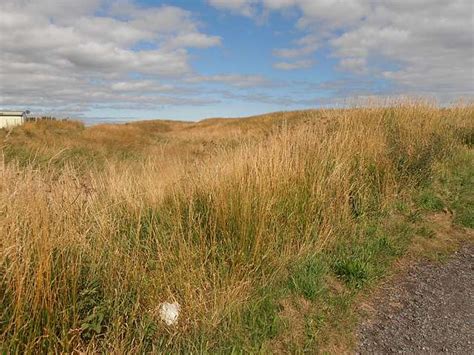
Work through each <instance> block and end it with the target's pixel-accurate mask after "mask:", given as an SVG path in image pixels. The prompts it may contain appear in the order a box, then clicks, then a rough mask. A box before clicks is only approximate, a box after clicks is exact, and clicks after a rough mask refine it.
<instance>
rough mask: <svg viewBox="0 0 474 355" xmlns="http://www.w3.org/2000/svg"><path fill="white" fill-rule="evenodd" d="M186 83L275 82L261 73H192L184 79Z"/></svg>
mask: <svg viewBox="0 0 474 355" xmlns="http://www.w3.org/2000/svg"><path fill="white" fill-rule="evenodd" d="M186 82H188V83H204V82H207V83H218V84H222V83H223V84H228V85H231V86H235V87H240V88H250V87H255V86H258V87H274V86H275V85H276V84H275V83H273V82H272V81H270V80H268V79H266V78H264V77H263V76H261V75H241V74H220V75H208V76H203V75H194V76H190V77H188V78H187V79H186Z"/></svg>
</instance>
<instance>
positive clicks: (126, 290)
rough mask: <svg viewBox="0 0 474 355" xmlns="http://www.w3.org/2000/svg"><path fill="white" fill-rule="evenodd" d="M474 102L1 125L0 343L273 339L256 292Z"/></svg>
mask: <svg viewBox="0 0 474 355" xmlns="http://www.w3.org/2000/svg"><path fill="white" fill-rule="evenodd" d="M473 117H474V107H473V106H469V105H467V106H460V107H456V108H451V109H449V110H444V109H439V108H437V107H435V106H430V105H427V104H418V103H403V104H398V105H395V106H394V107H386V108H378V107H371V108H358V109H351V110H326V111H324V110H318V111H302V112H295V113H277V114H272V115H267V116H262V117H255V118H248V119H242V120H238V119H232V120H219V119H217V120H216V119H214V120H207V121H202V122H199V123H185V122H160V121H156V122H137V123H131V124H127V125H102V126H95V127H90V128H84V127H83V126H82V125H81V124H79V123H76V122H54V121H48V122H38V123H28V124H26V125H25V126H23V127H20V128H17V129H14V130H13V131H12V132H2V133H1V139H2V141H3V142H2V144H1V146H2V151H3V156H4V158H3V163H2V165H1V166H0V173H1V180H0V186H1V188H0V228H1V229H0V233H1V235H2V237H1V239H0V304H1V307H0V344H2V345H0V350H3V351H5V352H31V353H33V352H35V353H36V352H43V351H44V352H46V351H48V352H49V351H54V352H61V351H66V352H71V351H115V352H132V351H133V352H134V351H153V350H154V351H173V352H175V351H194V352H204V351H229V350H232V349H233V350H238V351H239V350H240V351H242V350H247V351H257V350H263V351H265V349H264V347H263V348H262V346H264V345H262V344H265V342H266V339H265V337H269V336H270V337H271V336H272V334H270V335H268V334H267V333H265V334H263V335H256V336H255V337H254V336H253V335H252V334H253V333H254V332H255V331H256V328H258V327H259V326H262V325H259V323H258V322H256V323H253V320H252V319H250V320H249V316H248V314H249V310H250V314H251V315H250V318H252V312H251V310H252V307H253V305H255V304H258V300H259V297H260V296H259V294H260V293H259V292H260V290H262V289H265V288H266V287H268V288H272V287H274V285H276V284H278V283H279V282H280V281H281V280H283V279H285V278H287V277H288V275H289V273H291V271H289V270H291V267H292V265H293V264H294V263H295V262H298V261H299V260H301V259H304V258H305V257H307V256H308V255H317V254H318V253H322V252H326V253H330V251H331V250H333V249H334V248H337V247H338V246H339V245H344V244H347V243H349V242H352V241H354V240H358V239H359V238H362V236H361V235H359V234H360V224H361V220H362V219H364V218H371V216H378V215H379V214H380V213H381V212H382V211H385V210H386V209H387V208H388V207H389V206H390V205H391V204H392V203H393V202H394V201H396V200H397V199H398V198H400V195H403V194H404V193H409V192H410V191H411V190H412V189H414V188H416V186H418V185H419V184H422V183H424V182H426V181H427V180H429V179H430V177H431V167H432V165H433V163H434V162H436V161H443V160H444V159H448V158H449V157H450V156H451V155H452V154H453V152H454V151H455V150H456V147H457V146H458V145H459V144H460V143H459V140H460V138H459V136H460V134H462V135H466V134H472V133H466V132H472V129H473V127H472V123H473V120H472V118H473ZM460 132H461V133H460ZM164 301H178V302H179V303H180V304H181V305H182V314H181V316H180V319H179V323H178V325H177V326H175V327H173V326H172V327H167V326H165V325H164V324H163V323H161V322H160V320H159V318H158V313H157V309H158V306H159V304H160V302H164ZM256 312H257V311H256ZM258 312H260V308H259V310H258ZM258 312H257V313H258ZM277 313H278V312H277ZM255 318H258V317H257V315H256V316H255ZM263 326H266V325H263ZM257 333H258V331H257ZM267 350H268V349H267Z"/></svg>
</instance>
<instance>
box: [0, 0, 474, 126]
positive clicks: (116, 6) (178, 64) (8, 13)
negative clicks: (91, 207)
mask: <svg viewBox="0 0 474 355" xmlns="http://www.w3.org/2000/svg"><path fill="white" fill-rule="evenodd" d="M472 6H473V5H472V3H471V2H470V1H468V0H454V1H450V2H446V1H444V0H442V1H441V0H410V1H409V0H399V1H397V2H394V1H381V0H347V1H342V0H174V1H172V0H170V1H157V0H153V1H152V0H135V1H134V0H83V1H80V2H77V1H64V0H21V1H14V0H4V1H2V3H1V4H0V11H1V12H2V14H4V15H2V16H1V17H0V51H2V53H3V56H2V57H1V59H0V61H1V63H0V64H1V65H0V77H1V79H2V80H1V83H0V106H1V107H2V108H6V109H8V108H29V109H30V110H31V111H33V112H34V113H38V114H51V115H57V116H68V117H76V118H81V119H84V120H85V121H87V122H89V123H96V122H114V121H123V120H132V119H151V118H169V119H182V120H198V119H202V118H206V117H235V116H246V115H252V114H257V113H263V112H269V111H279V110H293V109H301V108H311V107H320V106H338V105H341V104H346V103H352V102H359V101H362V102H364V100H373V98H377V99H385V98H387V97H398V96H400V95H406V96H417V97H419V96H421V97H428V98H430V99H435V100H437V101H438V102H440V103H449V102H452V101H453V100H456V99H458V98H460V97H467V98H472V96H473V92H474V74H473V69H472V68H473V67H474V63H473V57H474V47H473V37H472V28H473V17H472V13H473V8H472Z"/></svg>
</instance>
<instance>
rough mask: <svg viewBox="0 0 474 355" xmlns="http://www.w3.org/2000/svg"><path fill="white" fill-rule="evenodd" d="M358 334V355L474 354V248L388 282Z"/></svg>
mask: <svg viewBox="0 0 474 355" xmlns="http://www.w3.org/2000/svg"><path fill="white" fill-rule="evenodd" d="M370 308H371V309H372V311H373V314H372V316H371V317H370V319H369V320H368V321H366V322H364V323H363V324H361V326H360V327H359V329H358V332H357V333H358V339H359V346H358V349H357V353H361V354H367V353H369V354H374V353H375V354H386V353H411V354H413V353H416V354H420V353H426V354H434V353H449V354H474V245H472V244H470V245H468V246H464V247H463V248H461V249H460V250H459V251H458V252H457V253H455V254H454V255H453V256H452V257H451V259H450V260H449V261H447V262H446V263H442V264H438V263H436V264H435V263H428V262H424V263H420V264H418V265H415V266H412V267H410V268H409V269H408V271H407V273H406V274H404V275H403V276H401V277H399V278H396V279H393V280H391V281H389V283H388V285H386V286H385V287H384V289H383V291H382V292H381V294H379V295H378V296H377V297H376V298H375V300H374V301H373V304H371V306H370Z"/></svg>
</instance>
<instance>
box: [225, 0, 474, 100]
mask: <svg viewBox="0 0 474 355" xmlns="http://www.w3.org/2000/svg"><path fill="white" fill-rule="evenodd" d="M220 3H221V4H220V5H221V7H223V8H224V7H225V6H224V4H225V3H233V11H234V12H238V11H239V5H240V6H241V7H242V8H244V7H245V8H248V7H249V6H251V8H252V11H251V12H250V14H254V16H256V15H255V14H256V13H257V11H258V9H260V11H262V12H268V11H270V12H271V11H282V10H285V9H288V8H295V9H298V10H299V12H300V17H299V18H298V20H297V21H296V23H295V28H296V29H297V30H299V31H301V32H302V33H303V35H302V37H301V40H303V39H304V38H311V41H312V43H311V44H309V45H308V44H306V45H305V44H300V45H295V47H294V48H276V49H275V50H274V52H273V54H274V55H275V56H276V57H279V58H285V59H286V61H285V62H277V63H276V64H274V67H275V68H278V69H283V70H288V69H293V68H298V67H301V66H303V67H304V66H305V64H308V63H309V60H310V59H311V58H314V56H315V55H314V54H315V53H317V50H318V48H319V47H320V46H321V45H320V44H321V43H323V44H326V45H328V46H329V48H330V50H331V53H332V54H331V55H332V57H333V58H335V59H336V60H337V61H338V62H339V63H338V66H337V68H338V69H339V70H342V71H346V72H348V73H352V74H353V75H359V76H370V77H372V78H378V79H384V80H388V81H390V82H392V83H393V87H394V91H397V92H400V91H403V92H406V93H418V94H424V93H426V94H430V95H434V96H438V97H440V98H442V99H443V98H449V97H454V96H456V95H473V94H474V72H473V70H474V69H473V68H474V43H473V41H474V36H473V35H472V33H473V32H472V31H473V28H474V22H473V21H474V20H473V11H474V8H473V6H474V5H473V3H472V1H471V0H452V1H445V0H399V1H377V0H259V1H252V2H250V1H240V2H233V1H231V0H228V1H225V0H220ZM298 64H301V65H298Z"/></svg>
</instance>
